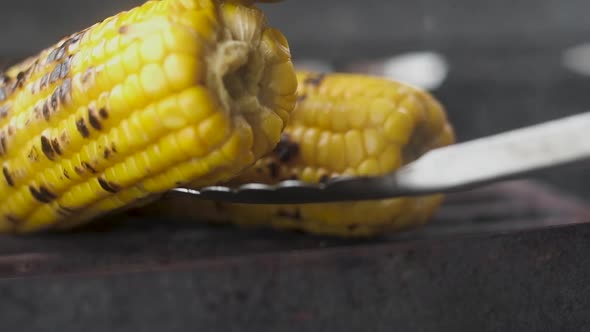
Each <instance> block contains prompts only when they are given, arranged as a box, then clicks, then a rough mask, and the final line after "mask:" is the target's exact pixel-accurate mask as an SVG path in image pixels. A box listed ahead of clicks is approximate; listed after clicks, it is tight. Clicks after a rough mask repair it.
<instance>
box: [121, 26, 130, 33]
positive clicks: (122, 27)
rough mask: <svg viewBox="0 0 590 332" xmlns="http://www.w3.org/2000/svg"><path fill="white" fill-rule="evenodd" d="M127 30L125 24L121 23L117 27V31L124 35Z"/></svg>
mask: <svg viewBox="0 0 590 332" xmlns="http://www.w3.org/2000/svg"><path fill="white" fill-rule="evenodd" d="M127 31H129V27H128V26H127V25H122V26H120V27H119V33H120V34H122V35H124V34H126V33H127Z"/></svg>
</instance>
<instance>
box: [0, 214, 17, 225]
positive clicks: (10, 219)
mask: <svg viewBox="0 0 590 332" xmlns="http://www.w3.org/2000/svg"><path fill="white" fill-rule="evenodd" d="M4 219H5V220H6V221H8V222H10V223H12V224H13V225H16V224H18V223H20V222H21V220H20V219H19V218H17V217H15V216H14V215H12V214H5V215H4Z"/></svg>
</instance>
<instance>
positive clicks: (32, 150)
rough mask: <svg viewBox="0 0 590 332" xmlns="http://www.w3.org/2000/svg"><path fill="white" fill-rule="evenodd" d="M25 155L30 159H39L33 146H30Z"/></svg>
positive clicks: (37, 152)
mask: <svg viewBox="0 0 590 332" xmlns="http://www.w3.org/2000/svg"><path fill="white" fill-rule="evenodd" d="M27 157H28V158H29V160H30V161H39V151H37V148H36V147H35V146H33V147H32V148H31V150H30V151H29V154H28V155H27Z"/></svg>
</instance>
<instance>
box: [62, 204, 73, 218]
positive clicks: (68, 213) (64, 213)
mask: <svg viewBox="0 0 590 332" xmlns="http://www.w3.org/2000/svg"><path fill="white" fill-rule="evenodd" d="M75 212H76V210H74V209H70V208H68V207H65V206H63V205H58V206H57V213H59V214H60V215H62V216H64V217H67V216H71V215H72V214H74V213H75Z"/></svg>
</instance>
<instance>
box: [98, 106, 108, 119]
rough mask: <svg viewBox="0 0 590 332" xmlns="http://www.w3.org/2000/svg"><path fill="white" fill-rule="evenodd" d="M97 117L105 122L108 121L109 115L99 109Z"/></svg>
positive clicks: (104, 110) (102, 109)
mask: <svg viewBox="0 0 590 332" xmlns="http://www.w3.org/2000/svg"><path fill="white" fill-rule="evenodd" d="M98 115H100V117H101V118H102V119H103V120H105V119H108V117H109V113H108V112H107V110H106V108H104V107H103V108H101V109H100V110H98Z"/></svg>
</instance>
